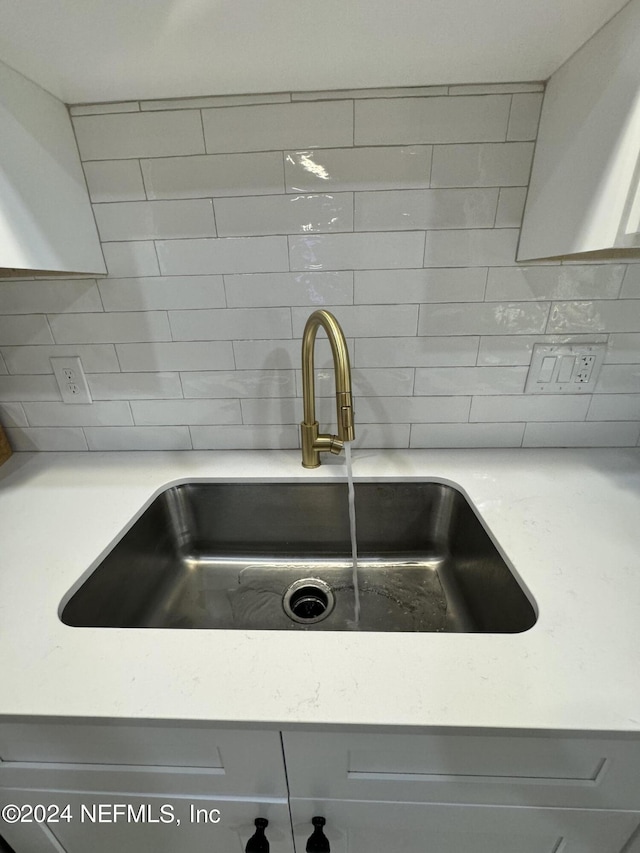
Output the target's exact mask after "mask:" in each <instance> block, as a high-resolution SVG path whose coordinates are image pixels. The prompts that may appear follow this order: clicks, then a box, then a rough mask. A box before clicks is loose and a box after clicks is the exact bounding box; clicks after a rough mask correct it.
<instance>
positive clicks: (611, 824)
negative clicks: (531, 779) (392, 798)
mask: <svg viewBox="0 0 640 853" xmlns="http://www.w3.org/2000/svg"><path fill="white" fill-rule="evenodd" d="M291 815H292V822H293V828H294V837H295V843H296V850H297V851H298V853H303V851H304V849H305V842H306V839H307V837H308V836H309V827H310V821H311V818H312V817H313V816H314V815H322V817H324V818H325V819H326V821H327V823H326V826H325V827H324V830H323V831H324V834H325V835H326V837H327V839H328V841H329V843H330V845H331V853H623V851H625V853H626V850H627V849H628V848H627V847H626V846H625V845H626V844H627V842H628V841H629V839H630V838H631V837H632V835H633V834H634V832H636V830H637V828H638V826H639V825H640V815H638V814H635V815H634V814H633V813H625V812H607V811H595V810H591V811H589V810H581V809H541V808H520V807H515V808H514V807H512V806H476V805H457V804H455V805H451V804H442V803H390V802H366V801H362V800H298V799H294V798H292V799H291Z"/></svg>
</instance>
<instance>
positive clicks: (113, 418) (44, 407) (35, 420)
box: [24, 402, 133, 427]
mask: <svg viewBox="0 0 640 853" xmlns="http://www.w3.org/2000/svg"><path fill="white" fill-rule="evenodd" d="M24 410H25V413H26V415H27V420H28V421H29V424H30V426H44V427H56V426H120V425H122V426H125V425H127V424H132V423H133V420H132V418H131V410H130V408H129V403H125V402H108V403H103V402H97V403H91V404H90V405H83V406H67V404H66V403H41V402H34V403H25V404H24Z"/></svg>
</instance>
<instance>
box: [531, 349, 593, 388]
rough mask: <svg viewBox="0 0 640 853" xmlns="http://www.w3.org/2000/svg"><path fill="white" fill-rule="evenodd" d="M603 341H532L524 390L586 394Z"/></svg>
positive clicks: (591, 383) (591, 385)
mask: <svg viewBox="0 0 640 853" xmlns="http://www.w3.org/2000/svg"><path fill="white" fill-rule="evenodd" d="M605 350H606V344H534V346H533V355H532V357H531V366H530V367H529V373H528V375H527V382H526V385H525V388H524V390H525V393H526V394H585V393H588V394H590V393H591V392H592V391H593V389H594V387H595V384H596V380H597V378H598V374H599V372H600V368H601V366H602V362H603V361H604V354H605Z"/></svg>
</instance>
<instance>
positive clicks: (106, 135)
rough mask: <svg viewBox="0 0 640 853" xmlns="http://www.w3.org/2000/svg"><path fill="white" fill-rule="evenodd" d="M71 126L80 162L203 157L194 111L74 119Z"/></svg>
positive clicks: (138, 113) (199, 129)
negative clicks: (187, 156)
mask: <svg viewBox="0 0 640 853" xmlns="http://www.w3.org/2000/svg"><path fill="white" fill-rule="evenodd" d="M73 126H74V128H75V131H76V139H77V140H78V148H79V149H80V157H81V158H82V159H83V160H120V159H130V158H134V157H169V156H171V155H177V154H179V155H185V154H204V153H205V148H204V139H203V136H202V124H201V122H200V113H199V112H198V111H197V110H193V111H191V110H186V111H185V110H180V111H173V112H158V113H141V112H132V113H118V114H112V115H92V116H76V117H74V118H73Z"/></svg>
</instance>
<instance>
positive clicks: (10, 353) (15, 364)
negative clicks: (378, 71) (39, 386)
mask: <svg viewBox="0 0 640 853" xmlns="http://www.w3.org/2000/svg"><path fill="white" fill-rule="evenodd" d="M2 355H3V357H4V360H5V363H6V365H7V367H8V369H9V373H31V374H34V373H53V368H52V367H51V361H50V360H49V359H51V358H60V357H62V356H75V355H77V356H80V358H81V359H82V366H83V368H84V370H85V372H86V373H114V372H116V371H118V370H119V369H120V368H119V366H118V358H117V356H116V350H115V347H114V346H113V344H67V345H61V344H58V345H54V346H21V347H3V348H2Z"/></svg>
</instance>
